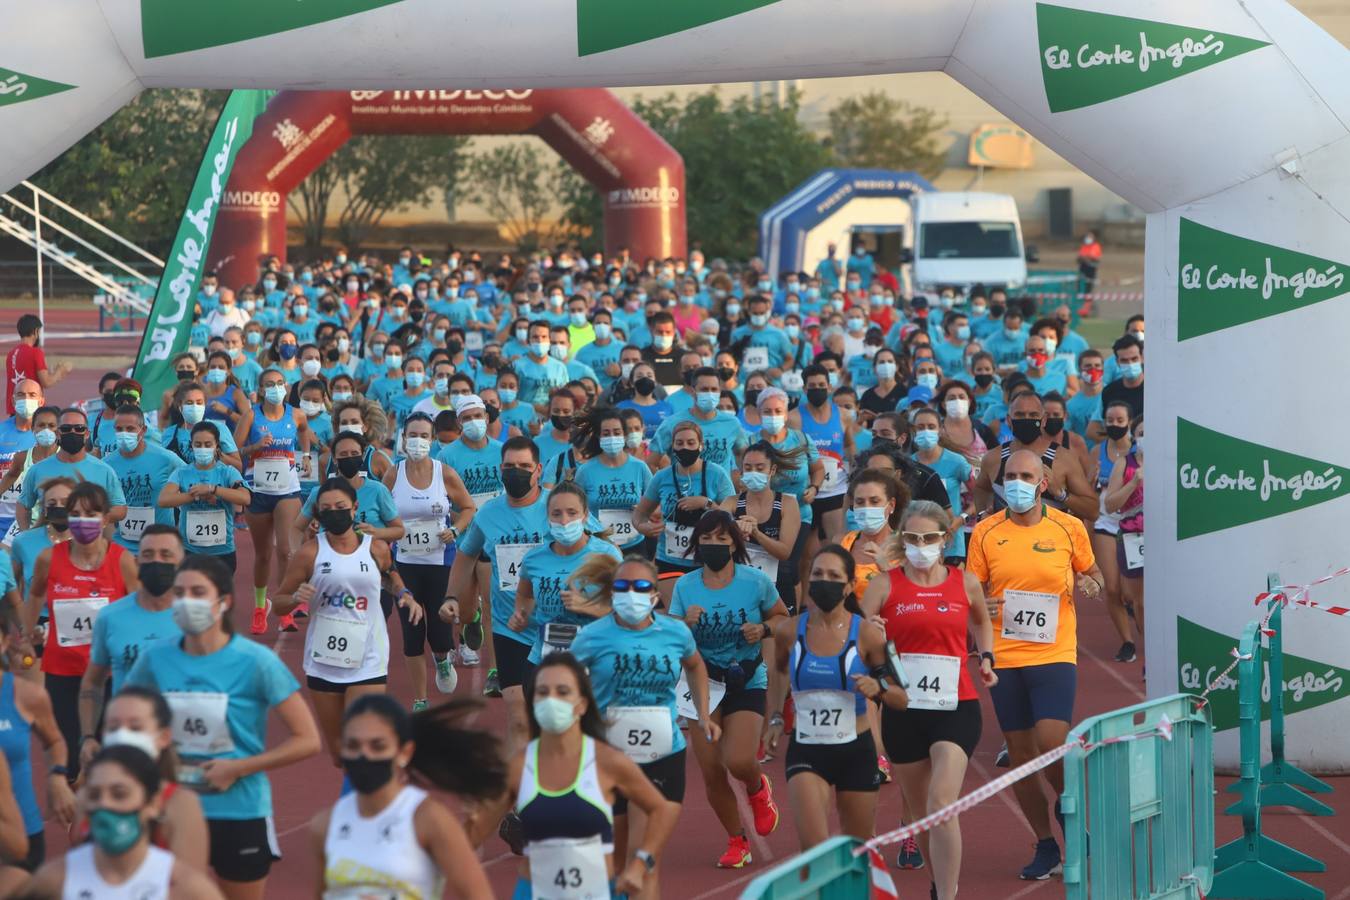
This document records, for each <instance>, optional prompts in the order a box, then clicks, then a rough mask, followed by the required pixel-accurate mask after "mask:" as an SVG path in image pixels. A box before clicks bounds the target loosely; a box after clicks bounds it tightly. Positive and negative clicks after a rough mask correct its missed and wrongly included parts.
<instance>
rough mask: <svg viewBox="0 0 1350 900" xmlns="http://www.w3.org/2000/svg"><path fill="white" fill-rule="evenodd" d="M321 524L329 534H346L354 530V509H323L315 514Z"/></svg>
mask: <svg viewBox="0 0 1350 900" xmlns="http://www.w3.org/2000/svg"><path fill="white" fill-rule="evenodd" d="M315 518H316V519H318V520H319V525H321V526H322V527H323V530H324V531H326V532H328V533H329V534H346V533H347V532H349V531H351V530H352V511H351V510H350V509H322V510H319V514H318V515H317V516H315Z"/></svg>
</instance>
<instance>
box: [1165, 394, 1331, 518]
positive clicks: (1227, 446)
mask: <svg viewBox="0 0 1350 900" xmlns="http://www.w3.org/2000/svg"><path fill="white" fill-rule="evenodd" d="M1346 493H1350V469H1343V468H1341V467H1340V466H1336V465H1332V464H1331V463H1326V462H1321V461H1320V460H1316V459H1309V458H1308V457H1306V456H1299V455H1297V454H1294V453H1285V452H1284V451H1283V450H1275V449H1272V448H1270V447H1263V446H1261V445H1260V444H1253V443H1252V442H1250V441H1244V440H1241V439H1239V438H1235V437H1232V436H1230V435H1227V434H1223V433H1222V432H1219V431H1213V430H1211V429H1209V428H1205V427H1203V426H1201V425H1196V424H1195V423H1194V422H1188V421H1186V420H1185V419H1181V418H1178V419H1177V540H1179V541H1184V540H1185V539H1186V538H1191V537H1195V536H1197V535H1201V534H1209V533H1210V532H1213V531H1222V530H1224V529H1225V528H1233V527H1235V526H1237V525H1246V524H1247V523H1249V522H1259V521H1260V520H1261V519H1269V518H1271V517H1272V516H1282V515H1284V514H1285V513H1291V512H1297V511H1298V510H1301V509H1307V508H1308V507H1310V506H1316V505H1317V504H1319V503H1325V502H1327V501H1328V500H1333V499H1335V498H1336V497H1340V496H1343V495H1344V494H1346Z"/></svg>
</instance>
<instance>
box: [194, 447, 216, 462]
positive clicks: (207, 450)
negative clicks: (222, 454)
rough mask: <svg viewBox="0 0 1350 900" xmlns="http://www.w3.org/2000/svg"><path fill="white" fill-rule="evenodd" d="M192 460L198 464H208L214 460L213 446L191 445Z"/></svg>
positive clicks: (214, 451)
mask: <svg viewBox="0 0 1350 900" xmlns="http://www.w3.org/2000/svg"><path fill="white" fill-rule="evenodd" d="M192 461H193V462H195V463H196V464H197V465H199V466H209V465H210V464H211V463H213V462H215V461H216V448H215V447H193V448H192Z"/></svg>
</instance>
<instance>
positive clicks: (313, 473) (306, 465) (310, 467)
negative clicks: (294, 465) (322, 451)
mask: <svg viewBox="0 0 1350 900" xmlns="http://www.w3.org/2000/svg"><path fill="white" fill-rule="evenodd" d="M299 460H300V480H301V481H317V480H318V474H317V473H318V471H319V451H318V450H311V451H309V452H308V453H302V454H300V457H299Z"/></svg>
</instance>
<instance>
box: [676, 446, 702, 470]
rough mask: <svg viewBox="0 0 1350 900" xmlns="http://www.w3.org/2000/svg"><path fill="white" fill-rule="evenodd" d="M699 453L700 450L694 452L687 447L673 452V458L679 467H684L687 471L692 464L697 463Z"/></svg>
mask: <svg viewBox="0 0 1350 900" xmlns="http://www.w3.org/2000/svg"><path fill="white" fill-rule="evenodd" d="M701 453H702V451H701V450H694V449H692V448H689V447H682V448H680V449H679V450H676V451H675V458H676V459H677V460H679V463H680V465H682V466H684V467H685V468H686V469H687V468H689V467H690V466H692V465H693V464H694V463H696V462H698V458H699V455H700V454H701Z"/></svg>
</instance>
